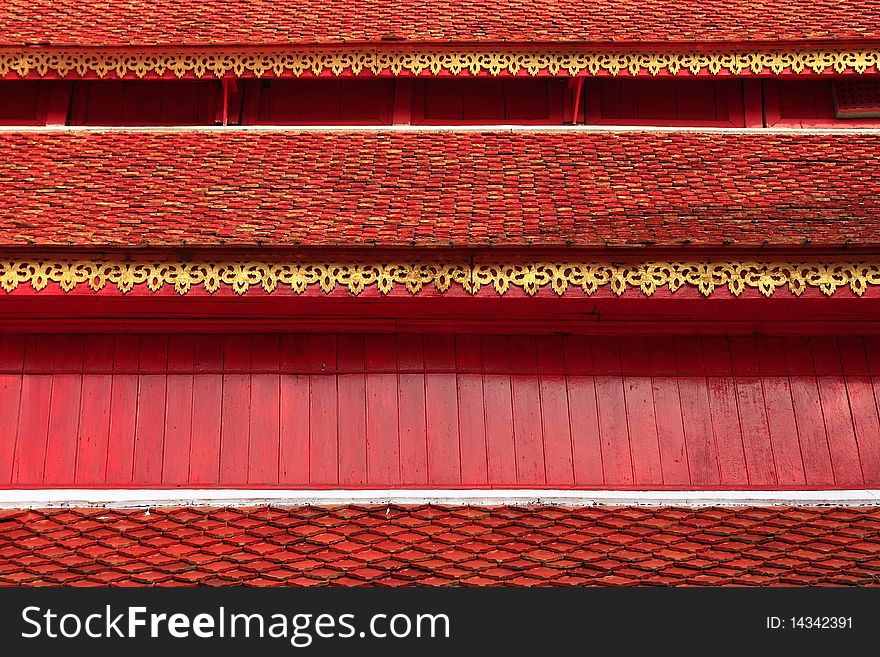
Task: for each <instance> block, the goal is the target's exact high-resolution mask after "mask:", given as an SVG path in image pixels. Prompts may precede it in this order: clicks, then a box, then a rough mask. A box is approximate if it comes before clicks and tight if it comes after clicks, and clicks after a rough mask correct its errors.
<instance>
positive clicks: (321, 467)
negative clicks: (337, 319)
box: [308, 333, 339, 486]
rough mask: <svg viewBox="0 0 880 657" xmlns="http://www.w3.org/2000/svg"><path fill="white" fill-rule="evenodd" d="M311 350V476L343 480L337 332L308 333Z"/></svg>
mask: <svg viewBox="0 0 880 657" xmlns="http://www.w3.org/2000/svg"><path fill="white" fill-rule="evenodd" d="M308 353H309V370H310V372H311V375H310V378H309V424H310V426H311V432H310V434H309V476H310V477H311V480H312V484H315V485H318V486H320V485H334V484H337V483H338V482H339V469H338V467H339V442H338V437H337V436H338V434H337V421H338V420H337V415H338V411H337V389H336V388H337V380H338V377H337V376H336V374H334V373H333V372H335V371H336V335H335V334H333V333H330V334H313V335H310V336H308Z"/></svg>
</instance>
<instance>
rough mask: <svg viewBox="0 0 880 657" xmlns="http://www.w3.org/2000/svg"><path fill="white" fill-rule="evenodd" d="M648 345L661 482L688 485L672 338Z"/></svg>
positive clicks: (657, 339) (687, 467)
mask: <svg viewBox="0 0 880 657" xmlns="http://www.w3.org/2000/svg"><path fill="white" fill-rule="evenodd" d="M650 346H651V349H650V354H649V359H650V361H651V385H652V392H653V397H654V412H655V414H656V415H655V419H656V421H657V440H658V442H659V443H660V462H661V464H662V466H663V483H664V484H665V485H667V486H689V485H690V483H691V475H690V465H689V464H688V456H687V442H686V440H685V435H684V419H683V417H682V412H681V395H680V391H679V388H678V378H677V376H676V374H677V371H678V370H677V368H676V365H675V350H674V348H673V342H672V338H671V337H658V338H652V339H651V343H650Z"/></svg>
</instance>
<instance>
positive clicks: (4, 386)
mask: <svg viewBox="0 0 880 657" xmlns="http://www.w3.org/2000/svg"><path fill="white" fill-rule="evenodd" d="M24 350H25V336H24V335H23V334H20V333H5V334H2V335H0V486H5V485H8V484H11V483H12V475H13V462H14V461H15V443H16V438H17V437H18V420H19V417H18V413H19V408H20V406H21V387H22V367H23V366H24Z"/></svg>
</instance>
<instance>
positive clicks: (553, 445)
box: [0, 334, 880, 488]
mask: <svg viewBox="0 0 880 657" xmlns="http://www.w3.org/2000/svg"><path fill="white" fill-rule="evenodd" d="M878 399H880V338H864V339H863V338H858V337H840V338H834V337H822V338H799V337H787V338H774V337H768V338H749V337H738V338H730V339H728V338H724V337H711V338H697V337H657V338H655V337H626V338H617V337H583V336H578V337H555V336H539V337H536V336H509V337H508V336H495V335H493V336H479V335H421V334H400V335H394V334H366V335H364V334H296V335H294V334H283V335H277V334H275V335H242V334H229V335H222V334H215V335H208V334H203V335H191V334H189V335H166V334H144V335H136V334H126V335H74V334H62V335H33V334H31V335H24V334H5V335H2V336H0V486H4V487H17V486H71V485H74V486H147V487H155V486H177V485H182V486H187V485H190V486H227V487H242V486H257V487H259V486H285V487H292V488H303V487H335V486H342V487H395V486H411V487H457V486H477V487H480V486H482V487H486V486H498V487H514V486H525V487H584V488H591V487H592V488H662V487H668V488H749V487H751V488H773V487H780V488H811V487H841V488H847V487H878V486H880V416H878V405H877V401H878Z"/></svg>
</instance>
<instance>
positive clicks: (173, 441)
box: [162, 335, 202, 484]
mask: <svg viewBox="0 0 880 657" xmlns="http://www.w3.org/2000/svg"><path fill="white" fill-rule="evenodd" d="M201 337H202V336H198V339H201ZM196 339H197V338H196V336H194V335H171V336H169V337H168V381H167V386H168V387H167V395H166V398H167V403H166V407H167V410H166V412H165V449H164V452H163V456H162V483H165V484H186V483H189V469H190V454H191V453H192V415H193V375H192V374H190V372H192V370H193V366H194V364H195V360H194V359H195V341H196ZM182 372H186V374H183V373H182Z"/></svg>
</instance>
